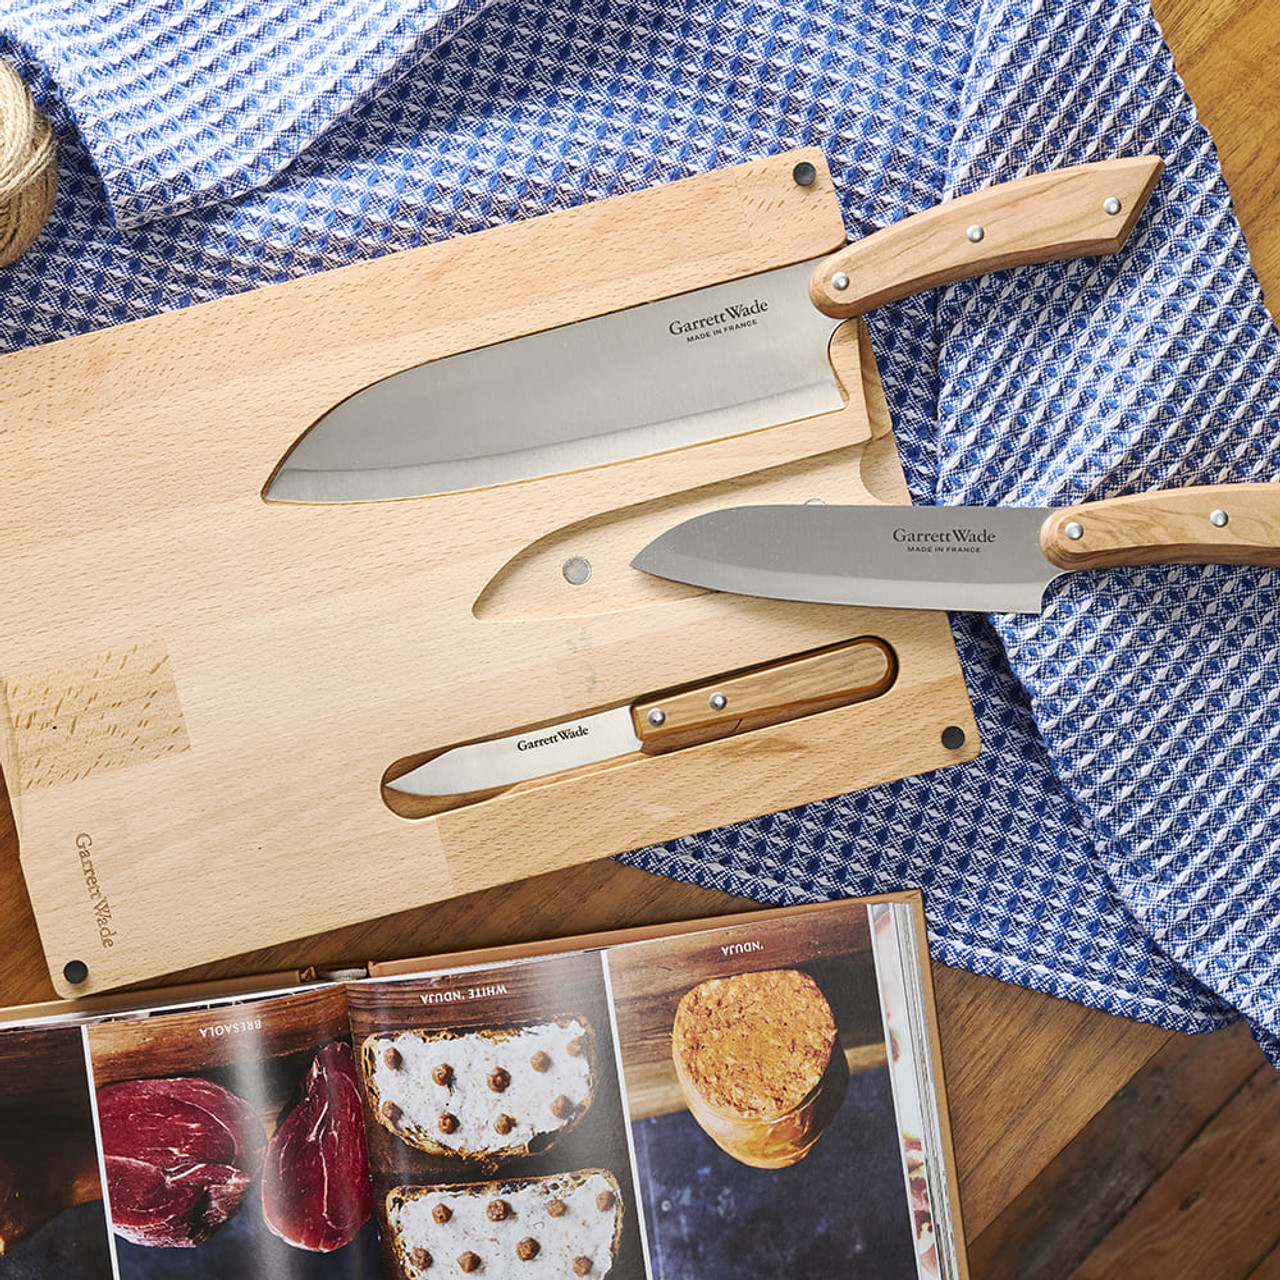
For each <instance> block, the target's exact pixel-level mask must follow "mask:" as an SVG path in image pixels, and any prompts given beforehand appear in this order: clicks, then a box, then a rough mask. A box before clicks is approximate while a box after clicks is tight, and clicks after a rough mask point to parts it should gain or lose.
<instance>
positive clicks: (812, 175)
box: [791, 160, 818, 187]
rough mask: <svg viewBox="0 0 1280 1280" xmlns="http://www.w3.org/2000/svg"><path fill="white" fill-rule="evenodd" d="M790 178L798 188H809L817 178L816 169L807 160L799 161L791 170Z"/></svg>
mask: <svg viewBox="0 0 1280 1280" xmlns="http://www.w3.org/2000/svg"><path fill="white" fill-rule="evenodd" d="M791 178H792V181H793V182H795V184H796V186H798V187H811V186H813V184H814V182H816V181H817V178H818V170H817V167H816V166H815V165H813V164H812V163H811V162H810V161H808V160H801V161H800V163H799V164H797V165H796V167H795V168H794V169H792V170H791Z"/></svg>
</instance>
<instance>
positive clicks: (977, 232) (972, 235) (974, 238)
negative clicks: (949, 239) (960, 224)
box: [964, 222, 987, 244]
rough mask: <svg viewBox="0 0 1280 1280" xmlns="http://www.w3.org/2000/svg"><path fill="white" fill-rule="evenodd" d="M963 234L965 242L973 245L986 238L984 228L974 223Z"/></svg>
mask: <svg viewBox="0 0 1280 1280" xmlns="http://www.w3.org/2000/svg"><path fill="white" fill-rule="evenodd" d="M964 234H965V239H966V240H969V241H970V242H971V243H973V244H978V243H980V242H981V241H982V239H983V238H984V237H985V236H986V234H987V232H986V229H985V228H984V227H982V226H980V225H979V224H978V223H976V222H975V223H974V224H973V226H971V227H970V228H969V229H968V231H966V232H965V233H964Z"/></svg>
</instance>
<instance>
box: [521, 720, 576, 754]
mask: <svg viewBox="0 0 1280 1280" xmlns="http://www.w3.org/2000/svg"><path fill="white" fill-rule="evenodd" d="M590 732H591V730H590V729H588V728H587V726H586V725H585V724H571V725H567V726H566V727H565V728H563V729H557V730H556V731H555V733H549V734H547V735H546V737H543V738H517V739H516V750H517V751H536V750H537V749H538V748H539V747H551V746H554V745H555V744H556V743H557V742H570V741H572V740H573V739H574V738H585V737H586V736H587V735H588V734H589V733H590Z"/></svg>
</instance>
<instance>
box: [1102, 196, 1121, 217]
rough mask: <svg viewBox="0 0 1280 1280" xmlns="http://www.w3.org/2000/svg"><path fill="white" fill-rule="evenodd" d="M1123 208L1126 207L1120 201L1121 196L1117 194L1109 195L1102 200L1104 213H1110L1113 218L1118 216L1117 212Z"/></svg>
mask: <svg viewBox="0 0 1280 1280" xmlns="http://www.w3.org/2000/svg"><path fill="white" fill-rule="evenodd" d="M1123 208H1124V205H1122V204H1121V203H1120V200H1119V198H1118V197H1116V196H1108V197H1107V198H1106V199H1105V200H1104V201H1103V202H1102V211H1103V212H1104V213H1109V214H1110V215H1111V216H1112V217H1113V218H1114V217H1115V216H1116V214H1117V213H1119V212H1120V210H1121V209H1123Z"/></svg>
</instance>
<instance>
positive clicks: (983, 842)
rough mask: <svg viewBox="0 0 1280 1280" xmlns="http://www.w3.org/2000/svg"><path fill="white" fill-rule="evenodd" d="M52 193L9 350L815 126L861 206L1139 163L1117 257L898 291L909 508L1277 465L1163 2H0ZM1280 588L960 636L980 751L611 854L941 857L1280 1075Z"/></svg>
mask: <svg viewBox="0 0 1280 1280" xmlns="http://www.w3.org/2000/svg"><path fill="white" fill-rule="evenodd" d="M0 56H4V57H6V58H8V59H9V60H10V61H12V62H14V63H15V65H16V66H17V68H18V70H19V71H20V73H21V74H22V75H23V76H24V78H25V79H26V80H27V81H28V83H29V84H30V85H31V86H32V87H33V90H34V92H35V93H36V96H37V100H38V102H39V103H40V105H41V106H42V107H43V108H44V109H45V110H46V111H47V112H48V114H49V115H50V116H51V118H52V119H53V120H54V122H55V126H56V130H57V133H58V136H59V140H60V143H61V161H60V182H61V195H60V199H59V202H58V206H57V208H56V210H55V212H54V216H53V218H52V220H51V222H50V224H49V225H48V226H47V227H46V229H45V231H44V232H43V234H42V235H41V237H40V239H39V240H38V241H37V243H36V245H35V246H34V247H33V248H32V249H31V250H30V251H29V252H28V253H27V254H26V255H25V256H24V257H23V258H22V259H21V260H20V261H19V262H18V263H17V265H15V266H14V267H12V268H10V269H8V270H7V271H6V272H3V273H0V294H2V296H3V309H2V312H0V349H14V348H18V347H22V346H26V345H31V344H34V343H39V342H45V341H49V340H52V339H55V338H59V337H63V336H66V335H69V334H73V333H79V332H84V331H86V330H90V329H94V328H98V327H101V326H104V325H108V324H114V323H118V322H120V321H124V320H129V319H133V318H135V317H139V316H144V315H148V314H151V313H154V312H156V311H159V310H164V309H168V308H173V307H180V306H185V305H187V304H189V303H193V302H198V301H202V300H205V299H209V298H214V297H218V296H222V295H225V294H228V293H233V292H236V291H239V290H244V289H249V288H253V287H256V286H259V285H262V284H267V283H271V282H274V281H279V280H284V279H288V278H290V277H293V276H298V275H301V274H304V273H308V272H312V271H317V270H320V269H323V268H328V267H335V266H339V265H342V264H344V263H348V262H353V261H356V260H359V259H362V258H368V257H371V256H375V255H380V254H384V253H390V252H392V251H395V250H399V249H405V248H409V247H412V246H414V245H418V244H422V243H424V242H427V241H432V240H438V239H441V238H443V237H446V236H452V235H458V234H462V233H465V232H469V231H475V230H479V229H481V228H483V227H486V226H490V225H492V224H494V223H499V222H504V221H508V220H511V219H515V218H526V217H532V216H534V215H537V214H540V213H544V212H547V211H548V210H551V209H553V208H556V207H560V206H563V205H566V204H574V203H579V202H582V201H586V200H592V199H598V198H600V197H603V196H608V195H612V194H615V193H618V192H622V191H627V190H634V189H637V188H640V187H644V186H647V185H650V184H652V183H655V182H660V181H665V180H668V179H672V178H676V177H680V176H684V175H687V174H691V173H697V172H702V171H705V170H707V169H710V168H712V167H715V166H719V165H727V164H732V163H736V162H738V161H741V160H745V159H748V158H750V157H752V156H756V155H759V154H762V153H766V152H774V151H778V150H782V149H785V148H790V147H796V146H802V145H811V144H812V145H818V146H821V147H822V148H823V149H824V150H825V152H826V154H827V156H828V157H829V159H830V162H831V166H832V169H833V172H834V174H835V177H836V181H837V186H838V189H839V191H840V193H841V198H842V201H843V208H844V214H845V218H846V222H847V225H848V227H849V230H850V233H851V234H853V235H858V234H862V233H865V232H867V231H869V230H871V229H873V228H875V227H878V226H881V225H884V224H885V223H887V222H890V221H892V220H894V219H895V218H897V217H899V216H901V215H902V214H904V213H910V212H915V211H918V210H921V209H924V208H927V207H929V206H931V205H933V204H935V203H936V202H937V201H938V200H940V199H943V198H945V197H948V196H952V195H956V194H962V193H964V192H967V191H970V190H973V189H975V188H978V187H981V186H984V185H987V184H989V183H991V182H993V181H997V180H1001V179H1006V178H1011V177H1015V176H1017V175H1020V174H1022V173H1027V172H1033V171H1037V170H1042V169H1047V168H1049V167H1052V166H1054V165H1060V164H1067V163H1077V162H1083V161H1089V160H1098V159H1104V158H1107V157H1110V156H1115V155H1126V154H1135V153H1139V152H1146V151H1155V152H1159V153H1160V154H1161V155H1163V156H1164V157H1165V158H1166V160H1167V162H1168V168H1167V171H1166V175H1165V177H1164V179H1163V180H1162V182H1161V184H1160V186H1159V188H1158V190H1157V192H1156V194H1155V196H1154V198H1153V200H1152V203H1151V205H1150V206H1149V208H1148V211H1147V213H1146V214H1145V215H1144V217H1143V219H1142V221H1141V223H1140V225H1139V228H1138V230H1137V231H1136V232H1135V235H1134V237H1133V239H1132V240H1131V242H1130V245H1129V246H1128V247H1127V248H1126V250H1125V251H1124V252H1122V253H1121V254H1118V255H1115V256H1114V257H1109V258H1103V259H1098V260H1083V261H1077V262H1071V263H1066V264H1052V265H1046V266H1043V267H1036V268H1024V269H1021V270H1018V271H1014V272H1005V273H1001V274H998V275H993V276H989V277H986V278H984V279H982V280H979V281H976V282H972V283H966V284H961V285H956V286H953V287H950V288H948V289H945V290H941V291H938V292H936V293H933V294H929V295H926V296H923V297H919V298H914V299H910V300H908V301H906V302H903V303H900V304H896V305H894V306H892V307H886V308H882V309H881V310H880V311H878V312H876V313H874V314H873V315H872V316H871V317H870V320H871V324H872V331H873V338H874V341H875V344H876V349H877V353H878V356H879V359H880V363H881V369H882V373H883V375H884V379H885V383H886V389H887V392H888V395H889V399H890V405H891V408H892V410H893V415H894V423H895V430H896V434H897V438H898V441H899V444H900V447H901V451H902V454H903V457H904V461H905V463H906V466H907V470H908V474H909V480H910V484H911V488H912V492H913V494H914V496H915V499H916V501H918V502H939V503H960V502H970V503H996V502H1004V503H1014V504H1024V505H1048V504H1053V503H1067V502H1075V501H1079V500H1082V499H1088V498H1101V497H1106V496H1111V495H1115V494H1120V493H1126V492H1132V491H1137V490H1142V489H1149V488H1153V487H1156V486H1160V485H1175V486H1176V485H1185V484H1191V483H1203V482H1209V481H1228V480H1230V481H1236V480H1246V479H1251V480H1258V479H1263V480H1272V479H1277V478H1280V474H1278V473H1280V466H1278V462H1280V459H1278V458H1277V450H1278V449H1280V445H1277V444H1276V443H1275V442H1276V441H1280V430H1277V428H1278V427H1280V421H1277V419H1278V418H1280V343H1278V342H1277V337H1276V333H1275V330H1274V328H1273V326H1272V323H1271V320H1270V317H1269V316H1268V314H1267V313H1266V311H1265V309H1264V307H1263V303H1262V297H1261V293H1260V290H1259V287H1258V284H1257V282H1256V280H1255V278H1254V275H1253V273H1252V270H1251V268H1250V265H1249V260H1248V255H1247V252H1246V249H1245V244H1244V240H1243V238H1242V236H1241V233H1240V230H1239V227H1238V226H1237V224H1236V221H1235V219H1234V216H1233V214H1232V211H1231V204H1230V199H1229V196H1228V193H1227V190H1226V187H1225V185H1224V183H1223V180H1222V176H1221V173H1220V171H1219V168H1218V163H1217V159H1216V156H1215V153H1214V148H1213V144H1212V141H1211V139H1210V138H1209V136H1208V134H1207V133H1206V132H1205V130H1204V129H1203V128H1202V127H1201V126H1200V124H1199V123H1198V122H1197V119H1196V116H1195V112H1194V109H1193V107H1192V105H1191V102H1190V101H1189V99H1188V96H1187V94H1186V92H1185V90H1184V88H1183V86H1182V84H1181V83H1180V81H1179V79H1178V77H1177V75H1176V74H1175V72H1174V68H1173V64H1172V59H1171V57H1170V55H1169V52H1168V49H1167V48H1166V46H1165V44H1164V42H1163V40H1162V38H1161V35H1160V31H1159V28H1158V27H1157V25H1156V23H1155V21H1154V19H1153V17H1152V15H1151V11H1150V9H1149V7H1148V3H1147V0H857V3H848V2H847V0H794V2H793V3H788V4H782V3H779V2H778V0H492V3H488V4H482V3H480V2H479V0H9V2H8V4H7V5H6V7H5V13H4V15H3V16H2V17H0ZM1278 587H1280V579H1278V578H1277V575H1276V573H1274V572H1272V571H1270V570H1261V569H1237V568H1219V567H1210V568H1203V567H1183V568H1172V569H1170V568H1160V569H1136V570H1114V571H1110V572H1106V573H1086V574H1077V575H1073V576H1072V577H1070V578H1068V579H1065V580H1061V581H1060V582H1059V583H1058V584H1057V585H1055V586H1054V587H1053V588H1051V591H1050V596H1049V604H1048V608H1047V610H1046V612H1045V614H1044V615H1043V616H1042V617H1038V618H1036V617H998V618H993V619H987V618H982V617H976V616H957V617H956V618H955V619H954V620H953V626H954V629H955V633H956V639H957V643H958V645H959V648H960V652H961V657H962V661H963V663H964V667H965V672H966V677H967V679H968V682H969V687H970V692H971V695H972V698H973V701H974V704H975V707H976V710H977V714H978V718H979V723H980V728H981V731H982V735H983V741H984V747H983V751H982V754H981V755H980V757H979V758H978V759H977V760H976V761H975V762H973V763H971V764H968V765H964V766H959V767H954V768H951V769H947V770H943V771H942V772H940V773H938V774H935V775H932V776H929V777H924V778H913V779H906V780H904V781H901V782H898V783H895V784H893V785H890V786H885V787H880V788H877V789H875V790H871V791H866V792H861V793H858V794H855V795H851V796H847V797H843V798H839V799H835V800H831V801H828V802H825V803H821V804H813V805H808V806H805V807H804V808H801V809H797V810H794V811H790V812H786V813H780V814H776V815H772V816H770V817H767V818H762V819H760V820H758V821H755V822H749V823H745V824H741V825H738V826H735V827H731V828H727V829H723V830H719V831H714V832H710V833H706V834H702V835H697V836H690V837H688V838H687V839H683V840H676V841H672V842H670V843H668V844H666V845H663V846H660V847H657V848H652V849H646V850H641V851H638V852H636V853H634V854H631V855H629V856H628V860H629V861H631V862H633V863H635V864H636V865H639V866H642V867H646V868H649V869H650V870H653V871H658V872H663V873H666V874H669V875H675V876H680V877H685V878H688V879H692V880H696V881H699V882H701V883H703V884H707V885H713V886H716V887H719V888H723V889H728V890H732V891H734V892H737V893H744V894H749V895H751V896H753V897H755V898H758V899H762V900H768V901H774V902H794V901H800V900H807V899H814V898H827V897H834V896H839V895H844V894H853V893H861V892H866V891H872V890H883V889H890V888H896V887H900V886H904V885H920V886H922V887H923V888H924V890H925V893H926V901H927V907H928V915H929V921H930V929H931V939H932V945H933V950H934V954H935V955H936V956H937V957H938V958H939V959H941V960H944V961H946V962H948V963H952V964H958V965H964V966H967V967H968V968H971V969H974V970H976V971H978V972H980V973H987V974H993V975H995V976H997V977H1000V978H1004V979H1008V980H1010V981H1013V982H1018V983H1022V984H1024V985H1026V986H1029V987H1033V988H1036V989H1039V990H1042V991H1047V992H1051V993H1053V994H1055V995H1058V996H1063V997H1067V998H1070V999H1074V1000H1079V1001H1081V1002H1083V1003H1086V1004H1090V1005H1094V1006H1098V1007H1101V1008H1104V1009H1109V1010H1112V1011H1114V1012H1116V1013H1121V1014H1127V1015H1130V1016H1132V1017H1136V1018H1141V1019H1145V1020H1148V1021H1153V1022H1157V1023H1161V1024H1163V1025H1166V1026H1169V1027H1174V1028H1181V1029H1185V1030H1202V1029H1208V1028H1212V1027H1217V1026H1221V1025H1223V1024H1224V1023H1226V1022H1228V1021H1231V1020H1233V1019H1234V1018H1236V1017H1238V1016H1241V1015H1243V1016H1245V1017H1247V1018H1248V1019H1249V1020H1250V1022H1251V1024H1252V1025H1253V1028H1254V1032H1255V1035H1256V1036H1257V1037H1258V1039H1259V1041H1260V1042H1261V1043H1262V1044H1263V1046H1264V1048H1266V1049H1267V1051H1268V1052H1269V1053H1270V1054H1271V1055H1272V1057H1273V1060H1275V1061H1277V1063H1280V1040H1278V1039H1276V1037H1280V747H1278V739H1280V652H1278V651H1277V643H1278V642H1277V636H1280V591H1278Z"/></svg>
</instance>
